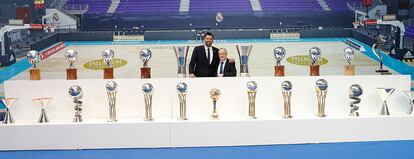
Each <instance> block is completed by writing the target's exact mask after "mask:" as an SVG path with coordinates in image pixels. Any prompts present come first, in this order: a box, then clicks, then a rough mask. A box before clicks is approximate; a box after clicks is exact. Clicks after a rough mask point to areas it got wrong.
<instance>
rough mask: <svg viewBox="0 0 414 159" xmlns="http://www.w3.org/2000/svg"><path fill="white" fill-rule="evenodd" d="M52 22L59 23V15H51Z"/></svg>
mask: <svg viewBox="0 0 414 159" xmlns="http://www.w3.org/2000/svg"><path fill="white" fill-rule="evenodd" d="M52 20H53V22H57V21H59V15H58V14H57V13H53V16H52Z"/></svg>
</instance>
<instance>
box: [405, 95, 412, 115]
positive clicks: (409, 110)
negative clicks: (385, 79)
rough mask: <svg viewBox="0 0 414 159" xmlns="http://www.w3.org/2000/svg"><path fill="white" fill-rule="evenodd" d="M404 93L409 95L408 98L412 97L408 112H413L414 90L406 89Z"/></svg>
mask: <svg viewBox="0 0 414 159" xmlns="http://www.w3.org/2000/svg"><path fill="white" fill-rule="evenodd" d="M404 94H405V95H407V97H408V99H410V110H409V111H408V114H413V109H414V91H404Z"/></svg>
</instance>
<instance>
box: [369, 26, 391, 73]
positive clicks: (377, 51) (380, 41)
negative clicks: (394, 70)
mask: <svg viewBox="0 0 414 159" xmlns="http://www.w3.org/2000/svg"><path fill="white" fill-rule="evenodd" d="M388 40H389V36H387V35H381V34H378V36H377V37H376V39H375V43H374V44H373V45H372V52H373V53H374V55H375V56H377V58H378V60H379V64H380V68H379V69H378V70H375V72H377V73H380V74H381V75H390V74H391V73H390V72H388V70H384V69H383V68H382V66H383V58H382V53H381V50H382V49H381V45H385V44H386V43H387V42H388Z"/></svg>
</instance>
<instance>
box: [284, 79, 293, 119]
mask: <svg viewBox="0 0 414 159" xmlns="http://www.w3.org/2000/svg"><path fill="white" fill-rule="evenodd" d="M282 95H283V110H284V113H283V118H292V112H291V107H290V97H291V96H292V82H290V81H283V82H282Z"/></svg>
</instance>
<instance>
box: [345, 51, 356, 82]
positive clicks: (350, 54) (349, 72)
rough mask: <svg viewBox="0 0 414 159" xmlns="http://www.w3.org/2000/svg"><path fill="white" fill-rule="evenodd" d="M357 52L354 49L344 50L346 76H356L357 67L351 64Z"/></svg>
mask: <svg viewBox="0 0 414 159" xmlns="http://www.w3.org/2000/svg"><path fill="white" fill-rule="evenodd" d="M354 55H355V52H354V50H353V49H352V48H350V47H347V48H345V50H344V59H345V60H346V63H347V64H346V65H345V76H353V75H355V65H352V64H351V60H352V59H354Z"/></svg>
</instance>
